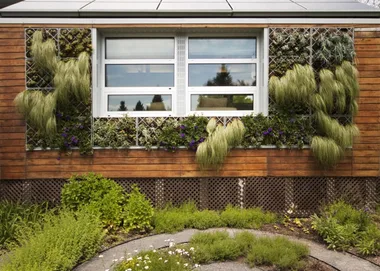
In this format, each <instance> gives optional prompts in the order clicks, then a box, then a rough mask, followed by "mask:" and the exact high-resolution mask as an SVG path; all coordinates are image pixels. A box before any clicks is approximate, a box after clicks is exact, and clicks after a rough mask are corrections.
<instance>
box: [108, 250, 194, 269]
mask: <svg viewBox="0 0 380 271" xmlns="http://www.w3.org/2000/svg"><path fill="white" fill-rule="evenodd" d="M190 255H191V251H186V250H184V249H180V248H174V247H173V248H169V249H167V250H159V251H156V250H152V251H145V252H140V253H139V254H138V255H136V256H134V257H129V258H127V259H125V260H123V261H122V262H121V263H119V264H118V265H116V266H115V268H114V271H125V270H128V271H132V270H133V271H146V270H154V271H167V270H170V271H190V270H193V268H194V266H193V264H192V261H191V259H190Z"/></svg>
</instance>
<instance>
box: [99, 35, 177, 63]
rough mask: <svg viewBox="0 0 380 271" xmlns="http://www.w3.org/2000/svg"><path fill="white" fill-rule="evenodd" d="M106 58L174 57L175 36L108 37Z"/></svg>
mask: <svg viewBox="0 0 380 271" xmlns="http://www.w3.org/2000/svg"><path fill="white" fill-rule="evenodd" d="M106 59H174V38H129V39H106Z"/></svg>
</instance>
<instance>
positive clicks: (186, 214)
mask: <svg viewBox="0 0 380 271" xmlns="http://www.w3.org/2000/svg"><path fill="white" fill-rule="evenodd" d="M197 210H198V209H197V207H196V206H195V204H194V203H193V202H190V203H185V204H183V205H181V206H180V207H173V206H171V205H167V206H166V207H165V208H164V209H162V210H157V211H156V212H155V214H154V218H153V224H154V228H155V230H156V232H157V233H162V232H169V233H173V232H177V231H182V230H184V229H185V227H186V225H189V224H190V216H191V215H192V213H194V212H196V211H197Z"/></svg>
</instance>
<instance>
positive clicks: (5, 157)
mask: <svg viewBox="0 0 380 271" xmlns="http://www.w3.org/2000/svg"><path fill="white" fill-rule="evenodd" d="M24 89H25V39H24V27H22V26H7V27H4V26H1V25H0V172H1V178H2V179H5V178H11V179H24V178H25V177H26V168H25V162H26V159H25V158H26V152H25V122H24V120H23V117H22V116H21V115H20V114H18V113H17V112H16V110H15V107H14V105H13V99H14V98H15V96H16V95H17V94H18V93H19V92H21V91H23V90H24Z"/></svg>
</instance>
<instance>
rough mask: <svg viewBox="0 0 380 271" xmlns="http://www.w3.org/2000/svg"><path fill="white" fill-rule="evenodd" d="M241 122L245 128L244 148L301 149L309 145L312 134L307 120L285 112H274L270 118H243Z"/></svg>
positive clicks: (260, 116)
mask: <svg viewBox="0 0 380 271" xmlns="http://www.w3.org/2000/svg"><path fill="white" fill-rule="evenodd" d="M241 121H242V122H243V124H244V126H245V135H244V140H243V143H242V145H243V146H244V147H249V146H253V147H256V148H259V147H260V146H262V145H275V146H277V147H284V146H285V147H288V148H293V147H294V146H297V147H298V148H302V147H303V146H304V145H305V144H309V143H310V141H311V136H312V134H313V132H314V131H313V128H312V126H311V122H310V120H309V119H307V118H304V117H302V116H300V115H297V114H292V113H289V112H286V111H276V113H275V114H272V115H271V117H270V118H268V117H265V116H263V115H262V114H258V115H257V116H252V115H251V116H244V117H242V119H241Z"/></svg>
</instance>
